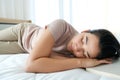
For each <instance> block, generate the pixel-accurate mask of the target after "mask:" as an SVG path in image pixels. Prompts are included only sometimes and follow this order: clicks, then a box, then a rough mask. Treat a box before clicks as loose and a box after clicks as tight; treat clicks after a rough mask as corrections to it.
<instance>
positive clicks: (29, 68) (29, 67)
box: [24, 65, 33, 73]
mask: <svg viewBox="0 0 120 80" xmlns="http://www.w3.org/2000/svg"><path fill="white" fill-rule="evenodd" d="M24 71H25V72H28V73H31V72H33V68H32V66H31V65H25V67H24Z"/></svg>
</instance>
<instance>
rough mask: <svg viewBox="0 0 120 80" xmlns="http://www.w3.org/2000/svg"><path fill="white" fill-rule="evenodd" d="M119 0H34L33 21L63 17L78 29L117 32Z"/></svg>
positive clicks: (40, 21)
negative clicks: (103, 29)
mask: <svg viewBox="0 0 120 80" xmlns="http://www.w3.org/2000/svg"><path fill="white" fill-rule="evenodd" d="M119 4H120V0H52V1H51V0H35V23H36V24H39V25H42V26H44V25H46V24H48V23H49V22H51V21H52V20H54V19H58V18H61V19H65V20H66V21H68V22H69V23H71V24H72V25H73V26H74V27H75V28H76V29H77V30H78V31H81V30H84V29H98V28H105V29H109V30H111V31H113V32H119V29H118V28H117V27H119V26H120V9H119V8H120V5H119Z"/></svg>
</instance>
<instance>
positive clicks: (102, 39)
mask: <svg viewBox="0 0 120 80" xmlns="http://www.w3.org/2000/svg"><path fill="white" fill-rule="evenodd" d="M89 33H91V34H94V35H96V36H97V37H98V38H99V47H100V52H99V54H98V56H97V57H96V59H104V58H114V59H118V58H119V56H120V44H119V42H118V40H117V39H116V38H115V36H114V35H113V34H112V33H111V32H110V31H108V30H106V29H97V30H90V31H89Z"/></svg>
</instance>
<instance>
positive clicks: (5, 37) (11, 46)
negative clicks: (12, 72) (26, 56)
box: [0, 23, 28, 53]
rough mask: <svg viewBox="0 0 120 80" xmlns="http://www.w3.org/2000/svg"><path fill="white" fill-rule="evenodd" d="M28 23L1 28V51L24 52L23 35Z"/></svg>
mask: <svg viewBox="0 0 120 80" xmlns="http://www.w3.org/2000/svg"><path fill="white" fill-rule="evenodd" d="M26 27H28V24H27V23H21V24H18V25H14V26H11V27H9V28H6V29H4V30H0V53H23V52H25V50H24V49H23V47H22V35H23V33H24V29H25V28H26Z"/></svg>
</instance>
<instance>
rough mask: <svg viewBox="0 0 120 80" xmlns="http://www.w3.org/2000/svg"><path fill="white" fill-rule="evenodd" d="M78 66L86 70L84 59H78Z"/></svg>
mask: <svg viewBox="0 0 120 80" xmlns="http://www.w3.org/2000/svg"><path fill="white" fill-rule="evenodd" d="M77 66H78V67H80V68H85V65H84V59H77Z"/></svg>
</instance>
